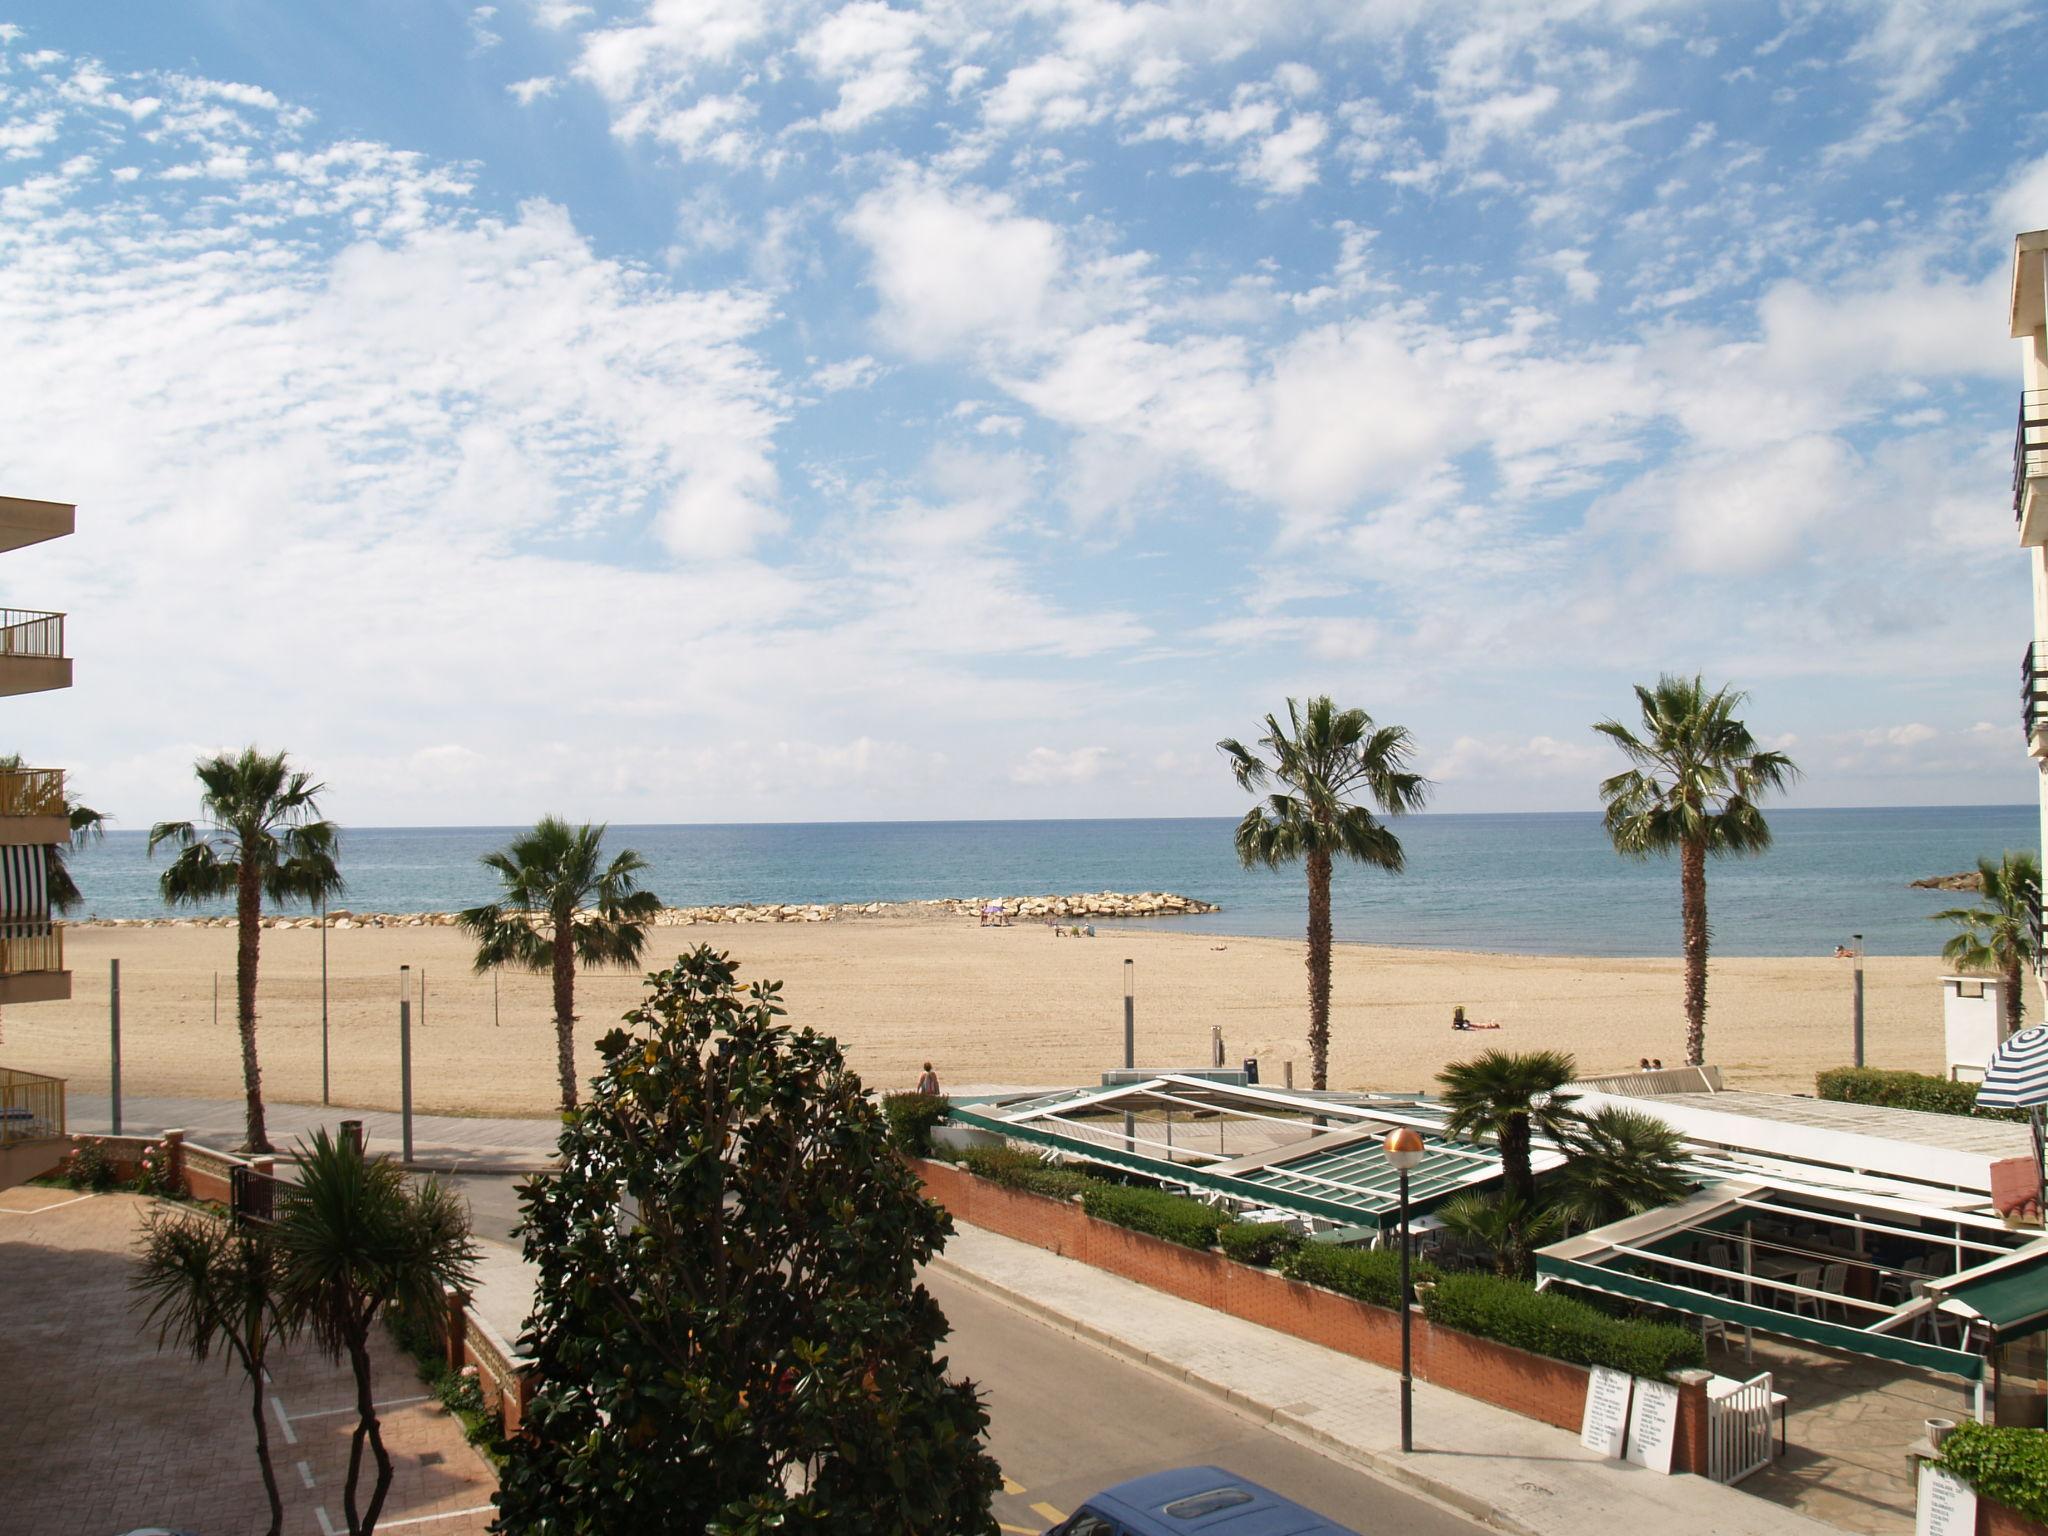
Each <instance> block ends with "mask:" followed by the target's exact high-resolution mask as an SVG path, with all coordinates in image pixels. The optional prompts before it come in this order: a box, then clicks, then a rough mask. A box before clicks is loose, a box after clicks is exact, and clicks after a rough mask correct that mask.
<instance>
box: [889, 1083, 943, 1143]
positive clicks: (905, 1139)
mask: <svg viewBox="0 0 2048 1536" xmlns="http://www.w3.org/2000/svg"><path fill="white" fill-rule="evenodd" d="M947 1107H948V1106H947V1103H946V1101H945V1099H943V1098H941V1097H940V1096H939V1095H938V1094H935V1093H885V1094H883V1095H882V1113H883V1115H885V1116H886V1117H887V1118H888V1121H889V1139H890V1140H891V1141H893V1142H895V1143H896V1147H897V1150H899V1151H900V1152H902V1154H903V1155H904V1156H905V1157H930V1156H931V1155H932V1127H933V1126H935V1125H937V1124H938V1123H939V1122H940V1121H941V1120H943V1119H945V1118H946V1110H947Z"/></svg>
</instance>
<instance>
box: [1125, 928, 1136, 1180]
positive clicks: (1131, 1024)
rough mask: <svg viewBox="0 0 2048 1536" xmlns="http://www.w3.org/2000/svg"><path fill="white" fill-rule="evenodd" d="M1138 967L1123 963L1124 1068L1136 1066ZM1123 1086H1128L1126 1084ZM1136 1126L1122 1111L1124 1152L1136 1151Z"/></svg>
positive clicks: (1126, 1113) (1130, 962)
mask: <svg viewBox="0 0 2048 1536" xmlns="http://www.w3.org/2000/svg"><path fill="white" fill-rule="evenodd" d="M1137 976H1138V965H1137V962H1136V961H1135V960H1125V961H1124V1066H1125V1067H1126V1068H1130V1067H1135V1066H1136V1065H1137V1064H1138V981H1137ZM1125 1086H1127V1087H1128V1086H1129V1085H1128V1084H1126V1085H1125ZM1137 1130H1138V1125H1137V1121H1136V1119H1135V1118H1134V1117H1133V1116H1132V1114H1131V1112H1130V1111H1129V1110H1125V1111H1124V1150H1125V1151H1126V1152H1135V1151H1137V1150H1138V1142H1137Z"/></svg>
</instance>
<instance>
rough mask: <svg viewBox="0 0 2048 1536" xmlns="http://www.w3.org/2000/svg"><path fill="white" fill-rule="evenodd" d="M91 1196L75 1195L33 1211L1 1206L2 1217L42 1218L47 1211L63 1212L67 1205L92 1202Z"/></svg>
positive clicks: (0, 1213) (40, 1206)
mask: <svg viewBox="0 0 2048 1536" xmlns="http://www.w3.org/2000/svg"><path fill="white" fill-rule="evenodd" d="M91 1198H92V1196H91V1195H73V1196H72V1197H71V1198H70V1199H69V1200H59V1201H58V1202H57V1203H56V1204H55V1205H39V1206H37V1207H36V1208H35V1209H34V1210H32V1211H17V1210H15V1209H14V1208H13V1207H12V1206H0V1215H5V1216H40V1215H42V1214H43V1212H45V1211H61V1210H63V1209H64V1207H65V1206H67V1205H76V1204H78V1202H79V1201H81V1200H90V1199H91Z"/></svg>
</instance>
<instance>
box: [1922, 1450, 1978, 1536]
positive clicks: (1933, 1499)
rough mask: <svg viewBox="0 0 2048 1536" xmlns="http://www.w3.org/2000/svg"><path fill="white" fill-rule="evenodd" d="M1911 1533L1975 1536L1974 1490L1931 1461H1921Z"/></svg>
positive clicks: (1927, 1535)
mask: <svg viewBox="0 0 2048 1536" xmlns="http://www.w3.org/2000/svg"><path fill="white" fill-rule="evenodd" d="M1913 1536H1977V1490H1976V1489H1974V1488H1972V1487H1971V1486H1970V1485H1969V1484H1968V1483H1966V1482H1964V1481H1963V1480H1962V1479H1961V1478H1959V1477H1956V1476H1954V1475H1952V1474H1951V1473H1947V1472H1944V1471H1942V1470H1941V1468H1939V1467H1937V1466H1935V1465H1934V1464H1933V1463H1932V1462H1926V1461H1923V1462H1921V1463H1920V1509H1919V1512H1918V1514H1917V1516H1916V1517H1915V1519H1914V1521H1913Z"/></svg>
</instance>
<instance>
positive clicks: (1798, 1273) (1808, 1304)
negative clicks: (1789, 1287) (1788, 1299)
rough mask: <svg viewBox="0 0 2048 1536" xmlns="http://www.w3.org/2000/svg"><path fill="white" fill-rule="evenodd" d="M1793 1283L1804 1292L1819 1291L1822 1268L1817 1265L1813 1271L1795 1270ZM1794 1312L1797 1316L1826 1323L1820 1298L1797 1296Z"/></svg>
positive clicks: (1795, 1297) (1793, 1304)
mask: <svg viewBox="0 0 2048 1536" xmlns="http://www.w3.org/2000/svg"><path fill="white" fill-rule="evenodd" d="M1792 1283H1793V1284H1794V1285H1796V1286H1798V1287H1799V1288H1800V1289H1801V1290H1803V1291H1817V1290H1819V1289H1820V1266H1819V1265H1818V1264H1816V1265H1814V1266H1813V1267H1812V1268H1811V1269H1795V1270H1794V1271H1793V1272H1792ZM1792 1311H1793V1313H1794V1315H1795V1316H1801V1317H1811V1318H1813V1319H1815V1320H1816V1321H1825V1320H1826V1317H1827V1313H1826V1312H1825V1311H1824V1310H1823V1308H1822V1306H1821V1300H1820V1298H1819V1297H1818V1296H1801V1295H1797V1294H1795V1295H1794V1296H1793V1297H1792Z"/></svg>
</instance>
